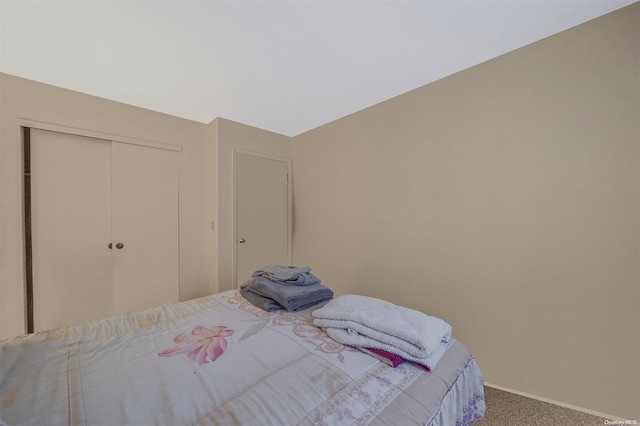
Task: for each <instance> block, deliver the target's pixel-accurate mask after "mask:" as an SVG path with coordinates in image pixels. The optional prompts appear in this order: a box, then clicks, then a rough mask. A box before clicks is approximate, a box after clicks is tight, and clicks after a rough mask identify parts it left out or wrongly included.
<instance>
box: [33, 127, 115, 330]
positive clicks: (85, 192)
mask: <svg viewBox="0 0 640 426" xmlns="http://www.w3.org/2000/svg"><path fill="white" fill-rule="evenodd" d="M110 149H111V148H110V142H109V141H105V140H100V139H92V138H87V137H83V136H75V135H69V134H65V133H57V132H50V131H46V130H37V129H31V230H32V234H31V235H32V238H31V241H32V262H33V263H32V271H33V301H34V314H33V315H34V317H33V320H34V331H42V330H49V329H52V328H56V327H61V326H65V325H70V324H75V323H79V322H85V321H92V320H96V319H99V318H104V317H107V316H109V315H111V310H112V302H111V301H112V293H111V250H109V248H108V244H109V242H110V241H111V208H110V198H111V197H110V186H111V183H110V179H111V177H110V176H111V163H110Z"/></svg>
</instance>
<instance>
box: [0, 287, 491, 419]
mask: <svg viewBox="0 0 640 426" xmlns="http://www.w3.org/2000/svg"><path fill="white" fill-rule="evenodd" d="M312 309H313V308H312ZM312 309H311V310H312ZM311 310H307V311H302V312H296V313H290V312H286V311H277V312H272V313H267V312H265V311H262V310H261V309H259V308H256V307H254V306H253V305H251V304H250V303H249V302H247V301H246V299H244V298H243V297H242V296H241V295H240V294H239V293H238V292H237V291H228V292H224V293H219V294H217V295H213V296H208V297H204V298H201V299H196V300H192V301H188V302H182V303H178V304H173V305H165V306H161V307H158V308H155V309H151V310H147V311H143V312H139V313H134V314H128V315H123V316H118V317H113V318H108V319H105V320H101V321H97V322H92V323H86V324H80V325H77V326H71V327H65V328H60V329H56V330H51V331H47V332H41V333H36V334H32V335H28V336H21V337H16V338H12V339H8V340H4V341H2V342H0V390H1V393H0V419H1V420H0V424H3V425H14V424H15V425H18V424H19V425H27V424H35V425H38V424H48V425H53V424H65V425H69V424H74V425H75V424H78V425H84V424H92V425H93V424H119V425H120V424H122V425H124V424H167V425H169V424H170V425H187V424H188V425H194V424H196V425H215V424H220V425H228V424H243V425H268V424H273V425H295V424H302V425H307V424H309V425H311V424H314V425H315V424H327V425H341V424H375V423H380V424H384V423H386V422H388V421H390V419H392V420H395V421H393V422H392V423H395V424H400V423H403V424H404V421H409V420H411V422H412V423H421V424H426V423H428V424H434V425H435V424H454V423H458V424H471V423H472V422H473V421H474V420H475V419H478V418H480V417H482V414H483V412H484V396H483V390H482V376H481V374H480V371H479V369H478V367H477V365H476V363H475V360H474V359H473V357H472V356H471V355H470V354H469V353H468V351H467V350H466V348H464V346H463V345H462V344H460V343H459V342H456V341H455V340H454V342H453V343H452V345H451V347H450V348H449V349H448V351H447V355H445V357H444V358H443V360H442V361H441V365H439V366H438V368H437V369H436V370H435V371H433V372H426V371H425V370H423V369H422V368H421V367H418V366H415V365H413V364H410V363H403V364H401V365H400V366H398V367H397V368H391V367H389V366H387V365H386V364H384V363H381V362H380V361H378V360H377V359H375V358H373V357H371V356H369V355H366V354H364V353H362V352H360V351H358V350H355V349H352V348H349V347H346V346H343V345H341V344H339V343H337V342H335V341H333V340H332V339H331V338H330V337H329V336H328V335H327V334H326V333H325V332H324V331H323V330H322V329H320V328H317V327H315V326H314V325H313V324H312V322H311ZM428 392H431V393H433V392H436V393H437V394H427V393H428ZM416 399H417V400H418V401H423V402H420V403H419V405H420V409H418V410H416V409H415V407H412V410H406V409H405V405H406V404H407V403H408V401H409V400H410V401H411V404H414V405H415V404H416V402H415V400H416ZM433 401H437V402H435V403H434V402H433ZM440 401H442V403H440ZM407 413H411V414H410V415H411V416H414V417H416V418H413V419H408V418H403V417H402V416H407V415H409V414H407ZM399 420H402V421H399ZM452 421H453V422H454V423H451V422H452Z"/></svg>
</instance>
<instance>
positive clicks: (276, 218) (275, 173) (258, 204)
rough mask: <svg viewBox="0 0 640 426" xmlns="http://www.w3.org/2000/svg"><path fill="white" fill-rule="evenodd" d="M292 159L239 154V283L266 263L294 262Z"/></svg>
mask: <svg viewBox="0 0 640 426" xmlns="http://www.w3.org/2000/svg"><path fill="white" fill-rule="evenodd" d="M288 170H289V163H288V162H287V161H283V160H277V159H270V158H264V157H259V156H255V155H249V154H243V153H239V152H237V153H236V154H235V227H236V233H235V235H236V257H235V263H236V271H235V272H236V276H235V282H236V287H237V286H239V285H240V284H242V283H243V282H244V281H246V280H248V279H249V278H251V274H252V273H253V272H254V271H255V270H256V269H258V268H260V267H261V266H264V265H271V264H280V265H288V264H289V262H290V254H289V253H290V248H289V242H290V236H289V229H290V226H289V224H290V215H289V183H288Z"/></svg>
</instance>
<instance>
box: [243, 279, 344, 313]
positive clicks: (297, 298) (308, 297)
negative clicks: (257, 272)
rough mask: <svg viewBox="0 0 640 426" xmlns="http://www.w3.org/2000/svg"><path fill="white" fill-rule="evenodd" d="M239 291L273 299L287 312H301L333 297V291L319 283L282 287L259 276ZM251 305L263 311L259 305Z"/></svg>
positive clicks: (263, 303)
mask: <svg viewBox="0 0 640 426" xmlns="http://www.w3.org/2000/svg"><path fill="white" fill-rule="evenodd" d="M240 291H241V293H242V292H246V291H250V292H252V293H255V294H256V295H258V296H262V297H264V298H267V299H273V300H275V301H276V302H278V303H279V304H280V305H281V306H282V307H283V308H284V309H286V310H288V311H301V310H303V309H306V308H309V307H311V306H314V305H317V304H318V303H320V302H325V301H327V300H330V299H331V298H332V297H333V291H331V289H330V288H329V287H327V286H325V285H323V284H321V283H314V284H309V285H304V286H295V285H283V284H281V283H277V282H273V281H270V280H268V279H266V278H265V277H261V276H258V277H253V278H251V279H250V280H248V281H247V282H245V283H244V284H242V285H241V286H240ZM254 299H256V298H254ZM247 300H248V301H249V302H251V303H253V301H252V300H251V299H250V298H249V297H247ZM259 303H260V304H262V305H265V303H266V302H265V301H264V300H261V301H259ZM253 304H254V305H256V306H258V307H261V308H263V309H265V308H264V307H263V306H260V304H256V303H253ZM265 306H267V305H265ZM269 306H271V305H269ZM265 310H266V311H268V309H265Z"/></svg>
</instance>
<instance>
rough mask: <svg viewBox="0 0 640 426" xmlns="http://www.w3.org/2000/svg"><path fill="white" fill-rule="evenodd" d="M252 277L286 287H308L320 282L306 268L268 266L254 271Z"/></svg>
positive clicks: (309, 269) (308, 268)
mask: <svg viewBox="0 0 640 426" xmlns="http://www.w3.org/2000/svg"><path fill="white" fill-rule="evenodd" d="M252 276H253V277H265V278H267V279H268V280H270V281H273V282H278V283H282V284H287V285H310V284H315V283H319V282H320V279H319V278H318V277H316V276H315V275H313V274H312V273H311V268H310V267H308V266H282V265H268V266H263V267H262V268H260V269H258V270H257V271H255V272H254V273H253V275H252Z"/></svg>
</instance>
